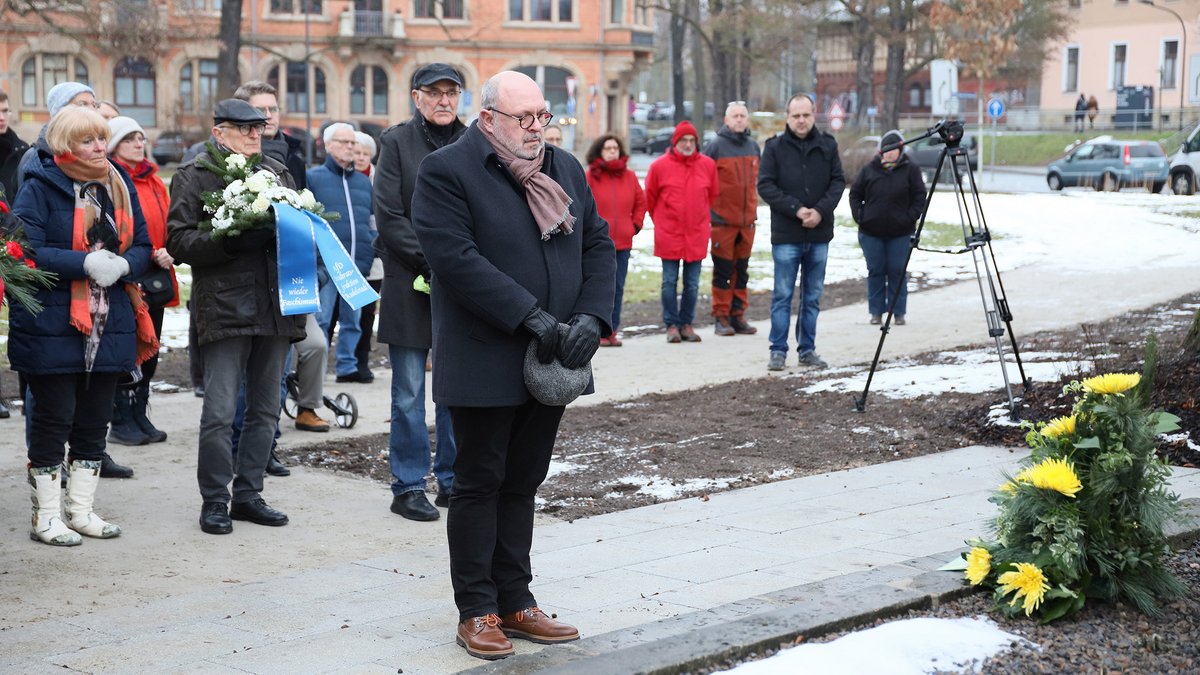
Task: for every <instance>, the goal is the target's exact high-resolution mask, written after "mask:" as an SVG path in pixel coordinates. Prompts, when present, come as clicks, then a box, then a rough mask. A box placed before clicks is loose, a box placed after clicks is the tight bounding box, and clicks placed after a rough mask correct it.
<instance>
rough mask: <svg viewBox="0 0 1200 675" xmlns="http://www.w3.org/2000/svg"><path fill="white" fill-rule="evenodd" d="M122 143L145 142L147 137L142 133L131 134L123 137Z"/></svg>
mask: <svg viewBox="0 0 1200 675" xmlns="http://www.w3.org/2000/svg"><path fill="white" fill-rule="evenodd" d="M121 142H122V143H145V142H146V137H145V136H143V135H141V134H131V135H129V136H126V137H125V138H122V139H121Z"/></svg>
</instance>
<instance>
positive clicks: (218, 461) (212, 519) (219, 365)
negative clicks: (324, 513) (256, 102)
mask: <svg viewBox="0 0 1200 675" xmlns="http://www.w3.org/2000/svg"><path fill="white" fill-rule="evenodd" d="M266 123H267V119H266V117H265V116H264V115H263V114H262V113H261V112H259V111H258V110H256V109H255V108H254V106H252V105H250V104H249V103H247V102H246V101H242V100H239V99H225V100H223V101H221V102H220V103H218V104H217V106H216V109H215V110H214V111H213V128H212V134H213V138H214V139H215V141H216V144H217V145H218V146H219V147H220V148H221V149H223V150H225V151H228V152H231V153H237V154H241V155H244V156H246V157H248V158H249V157H253V156H255V155H261V152H262V135H263V130H264V129H265V128H266ZM204 158H207V159H209V160H210V161H212V158H209V157H208V152H207V151H205V152H204V153H201V154H200V155H199V156H197V157H196V158H195V159H194V160H193V161H191V162H188V163H186V164H184V165H183V166H181V167H179V170H178V171H177V172H176V173H175V177H174V179H173V180H172V181H171V208H170V211H169V212H168V214H167V252H168V253H170V254H171V255H172V256H173V257H174V258H175V260H176V261H177V262H181V263H186V264H189V265H191V267H192V311H193V312H194V313H195V315H196V326H197V335H198V338H199V346H200V352H201V355H202V356H203V359H204V389H205V396H204V409H203V412H202V413H201V415H200V442H199V455H200V456H199V466H198V467H197V469H196V477H197V480H198V482H199V484H200V496H201V499H202V500H203V502H204V504H203V507H202V508H201V511H200V529H201V530H203V531H205V532H207V533H209V534H228V533H229V532H231V531H233V523H232V520H248V521H250V522H252V523H257V524H259V525H271V526H280V525H286V524H287V522H288V517H287V516H286V515H284V514H283V513H281V512H280V511H277V510H276V509H273V508H271V507H270V506H268V505H267V503H266V502H265V501H263V498H262V494H261V493H262V488H263V472H264V470H265V469H266V466H267V459H268V457H269V456H270V454H271V441H272V440H273V438H274V436H275V426H276V424H278V422H279V380H280V378H281V377H282V376H283V360H284V356H285V355H286V354H287V350H288V345H289V343H290V342H291V341H292V340H295V339H299V338H302V337H304V317H303V316H283V315H282V314H281V312H280V308H279V296H278V292H277V289H278V288H279V286H278V283H279V280H278V267H277V253H276V249H275V231H274V228H263V229H255V230H249V231H246V232H243V233H242V234H241V235H239V236H236V237H233V236H230V237H225V238H223V239H221V240H220V241H214V240H213V239H212V237H211V235H210V233H209V232H202V231H200V229H199V223H200V222H201V221H203V220H206V219H207V215H206V214H205V213H204V210H203V206H204V204H203V201H202V199H201V195H202V194H204V193H205V192H218V191H221V190H223V189H225V181H224V179H222V178H221V177H220V176H218V175H216V174H214V173H212V172H211V171H209V170H207V169H205V168H203V167H202V166H201V165H200V164H199V163H198V161H199V160H200V159H204ZM258 168H259V170H261V169H266V170H268V171H271V172H272V173H274V174H275V175H276V176H278V177H279V182H280V184H281V185H284V186H287V187H290V188H294V187H295V182H294V181H293V180H292V175H291V174H290V173H288V170H287V168H286V167H285V166H284V165H283V164H281V163H279V162H277V161H275V160H274V159H271V158H270V157H262V163H261V164H259V165H258ZM243 380H245V383H246V421H245V424H244V426H243V428H242V436H241V441H240V443H239V449H238V454H237V461H236V465H235V462H234V459H233V453H232V449H231V439H230V434H229V429H230V425H231V424H232V423H233V418H234V412H235V406H236V403H237V397H238V387H239V386H241V383H242V381H243ZM230 481H232V482H233V490H232V494H231V492H230V489H229V483H230ZM231 501H232V506H230V502H231Z"/></svg>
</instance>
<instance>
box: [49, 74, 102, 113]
mask: <svg viewBox="0 0 1200 675" xmlns="http://www.w3.org/2000/svg"><path fill="white" fill-rule="evenodd" d="M84 92H86V93H88V94H91V95H92V96H95V95H96V92H95V90H94V89H92V88H91V87H89V86H87V85H86V84H80V83H78V82H59V83H58V84H56V85H54V86H53V87H51V88H50V91H49V92H47V93H46V107H47V108H49V109H50V116H51V117H54V116H55V115H57V114H58V111H59V110H62V109H63V108H65V107H67V105H68V104H69V103H70V102H71V99H73V98H75V97H76V96H78V95H80V94H82V93H84Z"/></svg>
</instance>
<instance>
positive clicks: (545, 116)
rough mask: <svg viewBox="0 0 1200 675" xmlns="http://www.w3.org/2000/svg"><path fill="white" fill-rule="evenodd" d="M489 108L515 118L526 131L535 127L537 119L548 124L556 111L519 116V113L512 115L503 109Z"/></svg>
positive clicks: (543, 123) (544, 124)
mask: <svg viewBox="0 0 1200 675" xmlns="http://www.w3.org/2000/svg"><path fill="white" fill-rule="evenodd" d="M488 110H491V111H492V112H494V113H500V114H501V115H504V116H505V117H511V118H513V119H514V120H516V121H517V124H519V125H520V126H521V128H522V129H525V130H526V131H528V130H529V129H531V128H533V121H534V120H537V121H538V122H539V123H541V125H542V126H546V125H547V124H550V120H552V119H554V113H551V112H548V111H542V112H540V113H537V114H536V115H528V114H527V115H521V116H519V117H518V116H517V115H510V114H508V113H506V112H504V111H503V110H496V109H495V108H488Z"/></svg>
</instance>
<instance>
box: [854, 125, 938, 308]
mask: <svg viewBox="0 0 1200 675" xmlns="http://www.w3.org/2000/svg"><path fill="white" fill-rule="evenodd" d="M903 147H904V136H903V135H902V134H901V133H900V132H899V131H898V130H892V131H889V132H887V133H886V134H884V135H883V138H882V139H880V141H879V149H880V153H879V154H877V155H876V156H875V158H874V159H872V160H871V161H870V163H868V164H867V165H866V166H865V167H863V170H862V171H860V172H859V173H858V178H856V179H855V180H854V185H852V186H851V187H850V213H851V215H853V216H854V222H855V223H858V244H859V246H860V247H861V248H862V252H863V257H864V258H866V260H867V309H868V311H870V313H871V324H872V325H878V324H879V323H881V322H882V318H883V314H884V312H886V311H888V303H890V302H892V300H893V298H894V299H895V306H894V308H893V310H892V311H893V313H894V315H895V317H896V325H897V326H903V325H904V324H905V318H904V317H905V314H906V313H907V310H908V275H907V274H906V273H905V271H904V266H905V263H907V262H908V253H909V251H910V250H911V248H912V244H911V239H910V237H911V236H912V234H913V233H914V232H916V230H917V226H916V223H917V219H918V218H920V217H921V211H922V210H923V209H924V207H925V182H924V180H922V178H921V169H920V167H918V166H917V165H916V164H914V163H912V162H911V161H909V159H908V155H905V154H904V151H903Z"/></svg>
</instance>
